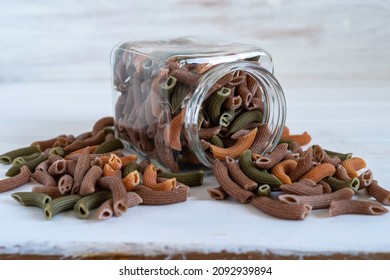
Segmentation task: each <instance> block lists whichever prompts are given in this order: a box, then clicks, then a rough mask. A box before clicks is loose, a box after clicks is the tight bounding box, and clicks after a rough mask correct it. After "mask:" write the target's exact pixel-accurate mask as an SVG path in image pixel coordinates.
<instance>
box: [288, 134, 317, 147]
mask: <svg viewBox="0 0 390 280" xmlns="http://www.w3.org/2000/svg"><path fill="white" fill-rule="evenodd" d="M282 139H285V140H291V141H295V142H297V143H298V144H299V145H302V146H303V145H307V144H309V143H310V141H311V136H310V135H309V133H307V132H306V131H305V132H303V133H302V134H288V135H283V137H282Z"/></svg>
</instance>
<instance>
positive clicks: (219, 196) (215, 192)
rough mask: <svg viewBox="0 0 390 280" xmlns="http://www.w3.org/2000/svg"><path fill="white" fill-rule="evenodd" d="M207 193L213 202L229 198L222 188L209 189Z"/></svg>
mask: <svg viewBox="0 0 390 280" xmlns="http://www.w3.org/2000/svg"><path fill="white" fill-rule="evenodd" d="M207 192H208V194H209V196H210V198H211V199H214V200H225V199H226V198H227V197H228V196H229V195H228V194H227V193H226V192H225V191H224V190H223V188H222V187H217V188H209V189H207Z"/></svg>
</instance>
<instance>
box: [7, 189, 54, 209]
mask: <svg viewBox="0 0 390 280" xmlns="http://www.w3.org/2000/svg"><path fill="white" fill-rule="evenodd" d="M11 197H12V198H14V199H15V200H16V201H17V202H18V203H19V204H20V205H23V206H36V207H39V208H42V209H44V207H45V205H46V204H47V203H49V202H50V201H51V197H50V196H48V195H47V194H44V193H37V192H17V193H13V194H12V195H11Z"/></svg>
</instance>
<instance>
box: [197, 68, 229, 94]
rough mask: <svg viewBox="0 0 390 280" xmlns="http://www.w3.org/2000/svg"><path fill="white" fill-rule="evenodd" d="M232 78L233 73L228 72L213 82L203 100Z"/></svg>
mask: <svg viewBox="0 0 390 280" xmlns="http://www.w3.org/2000/svg"><path fill="white" fill-rule="evenodd" d="M232 79H233V73H232V72H231V73H228V74H226V75H224V76H223V77H221V78H220V79H219V80H218V81H217V82H216V83H215V84H213V85H212V86H211V88H210V89H209V91H208V93H207V96H206V97H205V99H204V100H207V98H208V97H210V95H211V93H213V92H215V91H216V90H219V89H220V88H222V87H224V86H226V85H227V84H228V83H229V82H230V81H231V80H232Z"/></svg>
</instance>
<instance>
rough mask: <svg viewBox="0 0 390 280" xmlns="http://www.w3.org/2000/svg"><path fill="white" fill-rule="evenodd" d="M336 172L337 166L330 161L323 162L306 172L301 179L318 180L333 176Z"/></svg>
mask: <svg viewBox="0 0 390 280" xmlns="http://www.w3.org/2000/svg"><path fill="white" fill-rule="evenodd" d="M335 172H336V168H335V167H334V166H333V165H332V164H330V163H321V164H320V165H318V166H316V167H314V168H312V169H311V170H310V171H308V172H307V173H305V174H304V175H303V176H302V177H301V178H300V179H304V178H308V179H311V180H313V181H314V182H316V183H317V182H318V181H320V180H322V179H324V178H326V177H330V176H333V174H334V173H335Z"/></svg>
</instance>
